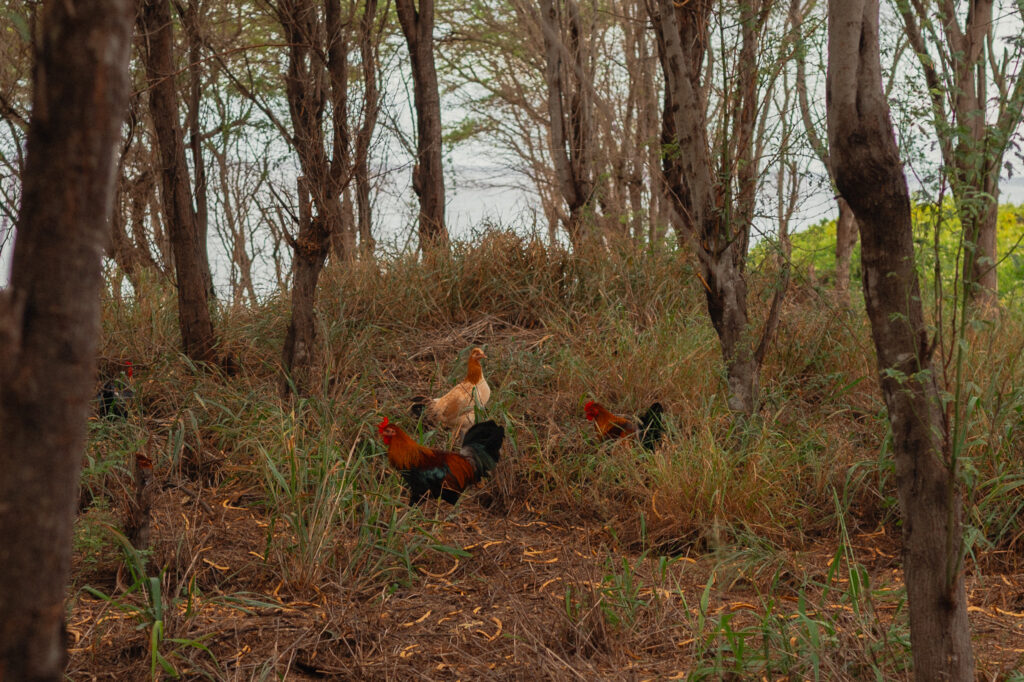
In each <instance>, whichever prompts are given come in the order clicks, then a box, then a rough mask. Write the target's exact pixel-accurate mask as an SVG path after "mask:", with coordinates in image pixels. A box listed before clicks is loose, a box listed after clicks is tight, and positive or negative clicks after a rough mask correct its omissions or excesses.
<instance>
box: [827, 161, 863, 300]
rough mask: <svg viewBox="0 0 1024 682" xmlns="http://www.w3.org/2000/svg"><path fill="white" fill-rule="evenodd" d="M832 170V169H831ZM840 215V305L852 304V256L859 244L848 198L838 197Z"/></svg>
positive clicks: (837, 274) (855, 222) (837, 295)
mask: <svg viewBox="0 0 1024 682" xmlns="http://www.w3.org/2000/svg"><path fill="white" fill-rule="evenodd" d="M830 172H831V171H830ZM836 204H838V205H839V217H838V218H837V219H836V284H835V291H836V298H837V299H838V302H839V304H840V305H842V306H844V307H849V305H850V258H851V257H852V255H853V247H854V246H856V245H857V218H856V217H855V216H854V215H853V209H851V208H850V204H849V203H847V201H846V199H843V198H842V197H839V198H837V199H836Z"/></svg>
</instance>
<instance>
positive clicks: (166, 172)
mask: <svg viewBox="0 0 1024 682" xmlns="http://www.w3.org/2000/svg"><path fill="white" fill-rule="evenodd" d="M138 22H139V29H140V32H141V34H142V35H141V36H140V40H141V41H142V42H143V45H144V49H143V55H144V59H145V62H146V77H147V79H148V80H149V88H150V90H149V106H150V113H151V114H152V117H153V125H154V127H155V129H156V136H157V145H158V147H159V149H160V164H161V166H160V168H161V190H162V191H161V200H162V201H161V203H162V205H163V214H164V217H165V221H166V223H167V230H168V233H169V235H170V241H171V246H172V248H173V251H174V265H175V269H176V271H177V274H178V282H177V284H178V319H179V322H180V326H181V342H182V345H183V347H184V350H185V353H186V354H187V355H188V356H189V357H190V358H192V359H193V360H196V361H212V360H213V359H214V348H215V346H216V336H215V335H214V330H213V320H212V319H211V317H210V298H209V282H210V265H209V263H208V262H207V260H206V254H205V251H204V248H203V244H204V242H205V239H204V238H201V237H200V235H199V222H198V219H197V216H196V211H195V209H194V208H193V206H192V191H191V189H190V182H189V170H188V163H187V162H186V160H185V144H184V138H183V136H182V131H181V124H180V123H179V121H178V93H177V89H176V86H175V81H174V77H175V74H176V73H177V69H176V68H175V66H174V59H173V49H174V33H173V24H172V23H171V9H170V3H169V2H167V0H141V7H140V10H139V18H138Z"/></svg>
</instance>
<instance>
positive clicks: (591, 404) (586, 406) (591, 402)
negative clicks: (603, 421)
mask: <svg viewBox="0 0 1024 682" xmlns="http://www.w3.org/2000/svg"><path fill="white" fill-rule="evenodd" d="M593 406H594V401H593V400H588V401H587V404H586V405H584V406H583V409H584V410H589V409H590V408H592V407H593Z"/></svg>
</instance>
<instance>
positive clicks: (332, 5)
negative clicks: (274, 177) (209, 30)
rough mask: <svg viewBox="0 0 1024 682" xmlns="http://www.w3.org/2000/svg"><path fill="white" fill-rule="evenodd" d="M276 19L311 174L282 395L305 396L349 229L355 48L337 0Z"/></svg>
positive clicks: (303, 1) (299, 5)
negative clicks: (325, 289)
mask: <svg viewBox="0 0 1024 682" xmlns="http://www.w3.org/2000/svg"><path fill="white" fill-rule="evenodd" d="M277 16H278V20H279V21H280V22H281V26H282V28H283V29H284V33H285V38H286V40H287V41H288V45H289V48H288V49H289V52H288V71H287V74H286V75H285V91H286V94H287V97H288V110H289V114H290V116H291V120H292V127H293V129H294V131H295V132H294V135H293V140H292V144H293V145H294V147H295V151H296V153H297V154H298V157H299V164H300V165H301V166H302V170H303V173H305V176H304V178H301V179H300V182H299V206H300V220H299V234H298V237H297V238H295V239H291V238H289V239H288V241H289V243H290V245H291V246H292V251H293V255H292V277H293V283H292V317H291V320H290V321H289V323H288V332H287V334H286V336H285V345H284V348H283V351H282V358H281V359H282V364H283V366H284V370H285V378H284V381H283V384H282V385H283V389H282V392H283V393H285V394H287V393H288V392H290V390H291V386H292V385H294V386H295V388H296V390H297V391H298V392H299V393H300V394H301V393H305V392H306V390H307V389H308V387H309V382H310V381H311V379H312V377H311V369H312V366H313V359H314V356H315V353H316V349H317V344H316V313H315V310H316V288H317V282H318V280H319V278H320V272H321V270H322V269H323V266H324V261H325V259H326V258H327V254H328V253H329V251H330V247H331V239H332V235H334V234H335V233H337V232H338V231H340V230H341V229H342V227H341V226H342V220H343V207H342V203H341V193H342V192H343V191H344V190H345V188H346V187H347V185H348V182H349V178H350V177H351V169H350V168H349V167H348V165H347V164H348V163H349V158H348V155H347V153H342V152H341V151H339V148H340V147H347V145H348V144H349V134H348V127H347V126H348V122H347V114H346V111H347V109H346V104H345V103H346V97H347V95H345V94H341V92H340V91H344V90H346V88H347V87H348V82H347V78H348V76H347V67H346V66H345V65H344V63H339V62H344V61H345V60H346V59H347V52H348V48H347V42H346V38H345V34H344V31H343V28H344V22H343V20H342V17H341V7H340V4H339V3H338V2H337V1H336V0H324V4H323V13H322V18H321V14H320V11H319V10H318V8H317V6H316V5H315V4H314V3H313V2H312V1H311V0H284V1H282V2H280V3H278V5H277ZM324 55H326V62H325V61H324ZM327 97H329V98H330V100H331V105H332V107H331V114H332V118H331V127H332V138H331V147H332V149H333V156H332V157H331V159H330V160H329V159H328V155H327V151H326V148H327V144H326V136H325V134H324V131H323V126H322V123H323V113H324V109H325V103H326V98H327ZM311 203H312V207H315V208H316V214H315V215H313V211H312V207H311V206H310V204H311Z"/></svg>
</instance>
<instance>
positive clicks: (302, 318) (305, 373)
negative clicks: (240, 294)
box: [281, 178, 331, 395]
mask: <svg viewBox="0 0 1024 682" xmlns="http://www.w3.org/2000/svg"><path fill="white" fill-rule="evenodd" d="M330 244H331V232H330V229H329V228H328V227H327V220H326V219H325V218H324V217H323V216H319V215H317V216H313V215H312V208H311V206H310V198H309V191H308V189H307V187H306V180H305V178H299V236H298V239H296V240H295V241H294V242H293V243H292V254H293V255H292V316H291V320H289V322H288V331H287V333H286V334H285V339H284V349H283V352H282V359H283V362H284V366H285V370H286V371H285V376H284V379H283V384H282V390H281V392H282V394H283V395H287V394H288V393H290V392H291V390H292V386H294V388H295V390H296V392H298V393H299V394H300V395H301V394H303V393H305V392H306V390H307V389H308V387H309V386H310V385H311V383H312V376H311V370H312V367H313V364H314V363H313V359H314V357H315V354H316V349H317V343H316V285H317V282H318V281H319V279H320V272H321V270H323V267H324V261H325V260H326V259H327V253H328V251H329V250H330ZM289 381H290V382H291V384H289Z"/></svg>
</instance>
